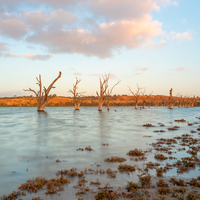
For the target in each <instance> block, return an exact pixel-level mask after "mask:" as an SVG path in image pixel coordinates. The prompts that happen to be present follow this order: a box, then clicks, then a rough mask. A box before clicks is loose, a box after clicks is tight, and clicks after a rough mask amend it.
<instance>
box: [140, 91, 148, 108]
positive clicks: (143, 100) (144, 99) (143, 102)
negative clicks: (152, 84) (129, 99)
mask: <svg viewBox="0 0 200 200" xmlns="http://www.w3.org/2000/svg"><path fill="white" fill-rule="evenodd" d="M145 92H146V89H145V88H144V91H143V92H141V94H142V107H143V109H144V107H145V103H146V101H147V95H145Z"/></svg>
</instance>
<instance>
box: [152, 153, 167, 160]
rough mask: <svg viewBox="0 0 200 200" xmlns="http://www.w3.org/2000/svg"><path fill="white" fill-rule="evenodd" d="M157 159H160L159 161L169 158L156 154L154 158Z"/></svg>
mask: <svg viewBox="0 0 200 200" xmlns="http://www.w3.org/2000/svg"><path fill="white" fill-rule="evenodd" d="M154 158H155V159H158V160H167V159H168V157H166V156H164V155H163V154H156V155H155V156H154Z"/></svg>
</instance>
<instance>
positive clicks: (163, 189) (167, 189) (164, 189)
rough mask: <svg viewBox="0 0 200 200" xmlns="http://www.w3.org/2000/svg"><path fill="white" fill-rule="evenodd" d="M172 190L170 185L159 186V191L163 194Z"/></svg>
mask: <svg viewBox="0 0 200 200" xmlns="http://www.w3.org/2000/svg"><path fill="white" fill-rule="evenodd" d="M170 192H171V190H170V189H169V188H168V187H159V188H158V193H159V194H161V195H164V194H169V193H170Z"/></svg>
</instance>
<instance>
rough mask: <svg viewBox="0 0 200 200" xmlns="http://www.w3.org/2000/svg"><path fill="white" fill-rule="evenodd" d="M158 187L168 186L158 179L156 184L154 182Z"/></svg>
mask: <svg viewBox="0 0 200 200" xmlns="http://www.w3.org/2000/svg"><path fill="white" fill-rule="evenodd" d="M156 184H157V186H158V187H169V185H168V184H167V183H166V182H165V181H164V180H163V179H160V180H159V181H158V182H156Z"/></svg>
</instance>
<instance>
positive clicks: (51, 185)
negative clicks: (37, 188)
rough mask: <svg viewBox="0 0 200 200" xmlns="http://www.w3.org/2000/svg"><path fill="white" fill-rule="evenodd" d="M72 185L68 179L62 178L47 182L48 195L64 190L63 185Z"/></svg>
mask: <svg viewBox="0 0 200 200" xmlns="http://www.w3.org/2000/svg"><path fill="white" fill-rule="evenodd" d="M68 183H70V180H69V179H68V178H64V177H63V176H61V177H60V178H56V179H55V178H52V179H50V180H48V181H47V182H46V186H47V187H46V190H47V191H46V194H55V193H57V192H58V191H61V190H64V187H63V184H68Z"/></svg>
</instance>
